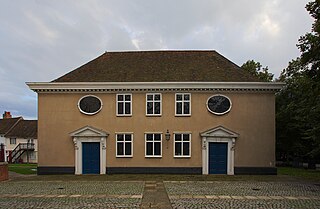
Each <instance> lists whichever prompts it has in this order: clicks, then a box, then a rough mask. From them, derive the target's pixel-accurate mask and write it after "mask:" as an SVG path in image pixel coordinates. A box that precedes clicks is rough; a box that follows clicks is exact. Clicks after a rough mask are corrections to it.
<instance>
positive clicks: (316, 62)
mask: <svg viewBox="0 0 320 209" xmlns="http://www.w3.org/2000/svg"><path fill="white" fill-rule="evenodd" d="M306 9H307V11H309V13H310V15H311V16H312V17H313V18H314V19H315V21H314V23H313V24H312V31H311V32H310V33H307V34H305V35H304V36H301V37H300V38H299V44H297V46H298V48H299V49H300V51H301V53H302V54H301V62H302V63H303V64H305V65H309V67H308V69H307V70H306V73H307V75H308V76H309V77H311V78H313V79H316V80H318V81H319V80H320V70H319V69H320V1H319V0H316V1H313V2H309V3H308V4H307V6H306Z"/></svg>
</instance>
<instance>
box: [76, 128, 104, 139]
mask: <svg viewBox="0 0 320 209" xmlns="http://www.w3.org/2000/svg"><path fill="white" fill-rule="evenodd" d="M70 136H72V137H107V136H109V134H108V133H107V132H105V131H103V130H100V129H97V128H94V127H92V126H84V127H82V128H80V129H77V130H75V131H73V132H71V133H70Z"/></svg>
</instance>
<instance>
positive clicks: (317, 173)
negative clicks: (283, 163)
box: [278, 167, 320, 182]
mask: <svg viewBox="0 0 320 209" xmlns="http://www.w3.org/2000/svg"><path fill="white" fill-rule="evenodd" d="M278 175H287V176H292V177H298V178H301V179H305V180H311V181H318V182H320V170H312V169H304V168H291V167H279V168H278Z"/></svg>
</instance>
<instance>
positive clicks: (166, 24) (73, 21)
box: [0, 0, 312, 119]
mask: <svg viewBox="0 0 320 209" xmlns="http://www.w3.org/2000/svg"><path fill="white" fill-rule="evenodd" d="M307 2H308V0H290V1H289V0H259V1H257V0H237V1H234V0H224V1H221V0H193V1H191V0H176V1H172V0H161V1H155V0H135V1H132V0H126V1H125V0H114V1H113V0H90V1H89V0H87V1H85V0H55V1H52V0H29V1H23V0H20V1H19V0H2V1H1V2H0V79H1V80H0V113H1V114H2V113H3V112H4V111H10V112H11V113H12V114H13V116H23V117H24V118H27V119H33V118H37V95H36V93H34V92H32V91H31V90H29V89H28V87H27V86H26V85H25V82H27V81H28V82H29V81H33V82H39V81H41V82H43V81H44V82H47V81H51V80H53V79H55V78H57V77H59V76H61V75H63V74H65V73H67V72H69V71H71V70H72V69H75V68H76V67H78V66H80V65H82V64H84V63H86V62H88V61H90V60H92V59H93V58H95V57H97V56H99V55H101V54H102V53H104V52H105V51H124V50H157V49H163V50H167V49H168V50H174V49H214V50H216V51H218V52H219V53H221V54H222V55H224V56H226V57H227V58H229V59H230V60H232V61H233V62H235V63H236V64H238V65H239V66H241V65H242V64H243V63H244V62H246V61H247V60H249V59H254V60H256V61H259V62H260V63H261V64H262V65H263V66H268V67H269V69H270V71H271V72H272V73H274V74H275V75H276V77H278V75H279V73H280V71H281V70H282V69H284V68H285V67H286V66H287V64H288V62H289V61H290V60H292V59H294V58H296V57H297V56H299V51H298V49H297V48H296V43H297V40H298V38H299V36H300V35H303V34H305V33H306V32H308V31H310V30H311V24H312V19H311V17H310V16H309V14H308V13H307V11H306V10H305V8H304V7H305V4H306V3H307Z"/></svg>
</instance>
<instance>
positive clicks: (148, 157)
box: [144, 156, 162, 158]
mask: <svg viewBox="0 0 320 209" xmlns="http://www.w3.org/2000/svg"><path fill="white" fill-rule="evenodd" d="M144 157H145V158H162V156H144Z"/></svg>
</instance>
